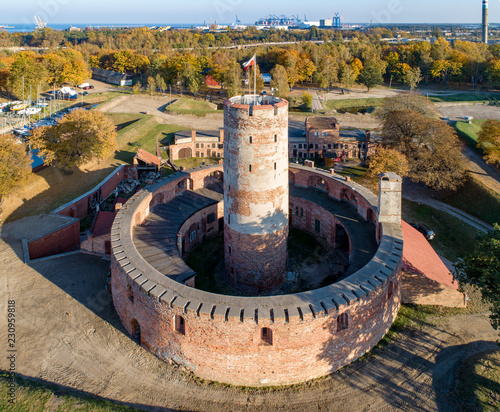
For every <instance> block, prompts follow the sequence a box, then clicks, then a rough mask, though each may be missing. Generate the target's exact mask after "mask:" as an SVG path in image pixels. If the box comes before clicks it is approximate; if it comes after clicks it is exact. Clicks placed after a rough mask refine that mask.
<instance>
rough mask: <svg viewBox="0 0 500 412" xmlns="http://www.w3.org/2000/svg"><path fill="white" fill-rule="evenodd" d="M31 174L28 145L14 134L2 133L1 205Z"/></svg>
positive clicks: (0, 158) (0, 166)
mask: <svg viewBox="0 0 500 412" xmlns="http://www.w3.org/2000/svg"><path fill="white" fill-rule="evenodd" d="M30 174H31V159H30V157H29V156H28V155H27V153H26V146H25V145H24V144H18V142H17V141H16V139H15V137H14V136H12V135H7V134H2V135H0V205H1V204H2V201H3V199H4V198H5V196H6V195H8V194H9V193H12V191H13V190H15V189H17V188H18V187H20V186H22V185H23V184H24V183H26V181H27V180H28V178H29V176H30Z"/></svg>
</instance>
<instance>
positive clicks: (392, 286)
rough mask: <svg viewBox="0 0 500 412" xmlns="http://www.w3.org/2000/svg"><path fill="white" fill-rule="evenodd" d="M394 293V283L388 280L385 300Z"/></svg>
mask: <svg viewBox="0 0 500 412" xmlns="http://www.w3.org/2000/svg"><path fill="white" fill-rule="evenodd" d="M393 295H394V284H393V283H392V282H389V286H388V287H387V300H389V299H391V298H392V297H393Z"/></svg>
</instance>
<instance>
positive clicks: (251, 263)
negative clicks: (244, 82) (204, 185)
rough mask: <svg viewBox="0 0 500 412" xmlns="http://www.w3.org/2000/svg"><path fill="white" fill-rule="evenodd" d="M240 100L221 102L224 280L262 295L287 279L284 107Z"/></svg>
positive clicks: (276, 101) (277, 101)
mask: <svg viewBox="0 0 500 412" xmlns="http://www.w3.org/2000/svg"><path fill="white" fill-rule="evenodd" d="M245 98H248V96H245ZM241 100H242V98H240V97H234V98H232V99H229V100H226V101H225V102H224V136H225V142H224V245H225V262H226V274H227V276H228V278H229V279H230V282H231V283H232V285H233V286H234V287H235V288H236V289H237V290H240V291H242V292H246V293H267V292H271V291H273V290H275V289H276V288H278V287H279V286H280V284H281V283H283V281H284V280H285V278H286V268H287V255H288V254H287V238H288V199H289V196H288V102H287V101H286V100H282V99H279V98H271V101H269V102H268V104H263V105H253V104H244V103H245V102H243V103H242V102H241Z"/></svg>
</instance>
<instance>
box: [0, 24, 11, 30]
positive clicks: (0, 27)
mask: <svg viewBox="0 0 500 412" xmlns="http://www.w3.org/2000/svg"><path fill="white" fill-rule="evenodd" d="M13 28H14V26H3V25H1V24H0V29H13Z"/></svg>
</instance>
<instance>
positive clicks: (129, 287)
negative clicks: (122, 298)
mask: <svg viewBox="0 0 500 412" xmlns="http://www.w3.org/2000/svg"><path fill="white" fill-rule="evenodd" d="M127 298H128V300H130V302H132V303H134V291H133V290H132V285H127Z"/></svg>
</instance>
